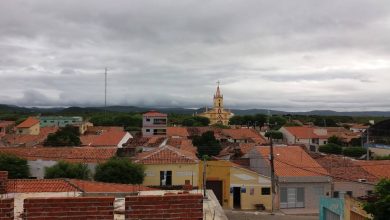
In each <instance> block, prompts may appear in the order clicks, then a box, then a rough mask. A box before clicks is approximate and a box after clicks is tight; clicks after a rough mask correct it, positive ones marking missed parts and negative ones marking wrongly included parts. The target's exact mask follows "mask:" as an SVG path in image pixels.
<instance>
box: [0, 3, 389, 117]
mask: <svg viewBox="0 0 390 220" xmlns="http://www.w3.org/2000/svg"><path fill="white" fill-rule="evenodd" d="M389 25H390V3H387V2H386V1H366V0H344V1H337V0H331V1H311V0H294V1H265V0H264V1H262V0H261V1H245V2H241V1H222V0H213V1H208V2H202V4H200V3H199V1H194V0H185V1H161V2H160V1H153V2H148V1H110V2H107V1H103V0H85V1H75V0H68V1H60V2H58V1H51V0H39V1H34V2H31V1H23V0H13V1H11V0H5V1H1V2H0V88H1V91H2V95H1V96H0V103H8V104H18V105H26V106H32V105H35V106H48V105H49V106H50V105H53V106H61V105H62V106H68V105H81V106H92V105H102V104H103V100H104V94H103V93H104V90H103V89H104V75H103V73H104V68H105V67H108V68H109V79H108V85H109V87H108V88H109V90H108V97H109V104H113V105H114V104H115V105H120V104H123V105H145V106H156V105H158V106H184V107H202V106H205V105H210V104H211V97H212V93H213V92H214V90H215V85H216V84H215V82H216V81H218V80H221V81H222V89H223V92H224V94H225V99H226V101H225V103H226V105H227V106H228V107H232V108H233V107H234V108H255V107H257V108H276V109H282V110H291V109H296V110H309V109H325V108H326V109H336V110H363V109H364V110H390V106H389V105H388V104H387V103H389V100H388V98H387V99H386V98H379V97H387V96H389V94H390V87H388V86H387V84H388V83H387V82H389V80H390V76H389V75H388V73H389V70H390V61H389V60H390V59H389V58H390V53H389V51H390V46H389V45H390V40H389V39H390V29H389V28H388V27H389Z"/></svg>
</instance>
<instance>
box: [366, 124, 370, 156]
mask: <svg viewBox="0 0 390 220" xmlns="http://www.w3.org/2000/svg"><path fill="white" fill-rule="evenodd" d="M369 129H370V127H368V128H367V130H366V131H367V153H366V155H367V157H366V159H367V160H370V131H369Z"/></svg>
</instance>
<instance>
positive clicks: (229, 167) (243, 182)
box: [199, 160, 272, 210]
mask: <svg viewBox="0 0 390 220" xmlns="http://www.w3.org/2000/svg"><path fill="white" fill-rule="evenodd" d="M199 167H200V168H199V173H203V162H201V165H200V166H199ZM199 186H200V187H203V178H200V179H199ZM206 187H207V188H208V189H212V190H213V191H214V194H215V195H216V197H217V198H218V200H219V202H220V203H221V205H222V206H223V207H224V208H231V209H232V208H235V209H243V210H253V209H257V208H258V206H261V205H263V206H264V208H265V209H266V210H270V209H271V203H272V196H271V181H270V178H268V177H266V176H262V175H260V174H258V173H256V172H254V171H251V170H248V169H246V168H244V167H241V166H239V165H237V164H234V163H232V162H230V161H225V160H213V161H207V162H206Z"/></svg>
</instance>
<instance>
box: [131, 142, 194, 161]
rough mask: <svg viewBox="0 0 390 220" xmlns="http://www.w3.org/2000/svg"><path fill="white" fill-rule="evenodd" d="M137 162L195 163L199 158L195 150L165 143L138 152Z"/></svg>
mask: <svg viewBox="0 0 390 220" xmlns="http://www.w3.org/2000/svg"><path fill="white" fill-rule="evenodd" d="M135 162H136V163H140V164H195V163H198V162H199V160H198V158H197V157H196V155H195V153H193V152H188V151H185V150H180V149H177V148H175V147H172V146H168V145H165V146H162V147H159V148H157V149H155V150H152V151H149V152H143V153H140V154H138V155H137V157H136V160H135Z"/></svg>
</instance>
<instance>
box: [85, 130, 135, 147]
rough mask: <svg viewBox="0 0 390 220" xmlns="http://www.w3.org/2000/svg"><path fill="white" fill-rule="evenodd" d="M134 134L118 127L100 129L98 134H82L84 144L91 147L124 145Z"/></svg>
mask: <svg viewBox="0 0 390 220" xmlns="http://www.w3.org/2000/svg"><path fill="white" fill-rule="evenodd" d="M131 138H133V136H132V135H131V134H130V133H129V132H127V131H123V128H122V130H116V129H112V130H111V129H109V130H100V131H99V132H97V133H96V134H87V135H81V136H80V141H81V145H82V146H89V147H118V148H121V147H123V144H125V143H127V142H128V141H129V140H130V139H131Z"/></svg>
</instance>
